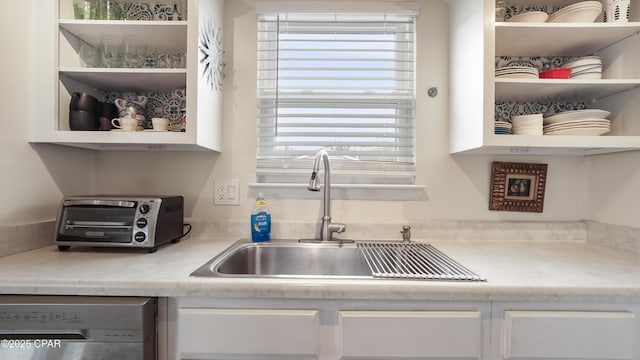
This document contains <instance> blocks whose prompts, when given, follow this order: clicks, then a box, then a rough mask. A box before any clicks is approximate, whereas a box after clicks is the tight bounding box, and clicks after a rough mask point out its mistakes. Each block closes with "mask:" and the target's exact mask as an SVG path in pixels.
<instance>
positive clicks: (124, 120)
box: [111, 116, 138, 131]
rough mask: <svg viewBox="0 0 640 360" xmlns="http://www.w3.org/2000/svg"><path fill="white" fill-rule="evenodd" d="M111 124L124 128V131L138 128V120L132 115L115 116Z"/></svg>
mask: <svg viewBox="0 0 640 360" xmlns="http://www.w3.org/2000/svg"><path fill="white" fill-rule="evenodd" d="M111 125H113V127H115V128H118V129H122V131H137V130H138V120H134V119H132V118H131V117H130V116H125V117H121V118H115V119H113V120H111Z"/></svg>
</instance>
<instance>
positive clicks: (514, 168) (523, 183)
mask: <svg viewBox="0 0 640 360" xmlns="http://www.w3.org/2000/svg"><path fill="white" fill-rule="evenodd" d="M546 183H547V164H534V163H512V162H497V161H494V162H493V163H492V164H491V191H490V199H489V210H499V211H524V212H542V210H543V207H544V191H545V185H546Z"/></svg>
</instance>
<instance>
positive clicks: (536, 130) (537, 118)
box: [511, 114, 542, 135]
mask: <svg viewBox="0 0 640 360" xmlns="http://www.w3.org/2000/svg"><path fill="white" fill-rule="evenodd" d="M511 124H512V125H513V129H512V131H513V134H514V135H542V114H531V115H516V116H513V117H511Z"/></svg>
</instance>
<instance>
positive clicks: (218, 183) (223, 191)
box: [213, 179, 240, 205]
mask: <svg viewBox="0 0 640 360" xmlns="http://www.w3.org/2000/svg"><path fill="white" fill-rule="evenodd" d="M213 203H214V204H215V205H240V181H239V180H238V179H218V180H215V181H214V185H213Z"/></svg>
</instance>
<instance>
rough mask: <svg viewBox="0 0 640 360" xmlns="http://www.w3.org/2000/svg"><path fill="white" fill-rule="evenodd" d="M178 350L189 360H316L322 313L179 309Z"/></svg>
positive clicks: (307, 311) (311, 311) (309, 311)
mask: <svg viewBox="0 0 640 360" xmlns="http://www.w3.org/2000/svg"><path fill="white" fill-rule="evenodd" d="M178 349H179V354H180V355H179V356H180V358H189V359H229V358H234V359H237V358H242V359H247V358H260V359H282V358H283V357H287V358H293V359H314V358H317V355H318V311H317V310H274V309H206V308H187V309H179V311H178Z"/></svg>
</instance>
